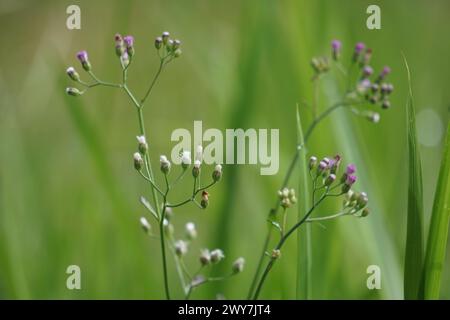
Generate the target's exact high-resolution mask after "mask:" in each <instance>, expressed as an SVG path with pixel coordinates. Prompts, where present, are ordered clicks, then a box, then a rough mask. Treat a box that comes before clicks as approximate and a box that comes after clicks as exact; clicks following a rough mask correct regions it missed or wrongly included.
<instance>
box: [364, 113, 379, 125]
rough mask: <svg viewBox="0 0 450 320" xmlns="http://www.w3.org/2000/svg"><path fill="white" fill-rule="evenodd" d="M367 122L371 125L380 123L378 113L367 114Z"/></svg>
mask: <svg viewBox="0 0 450 320" xmlns="http://www.w3.org/2000/svg"><path fill="white" fill-rule="evenodd" d="M366 118H367V120H369V121H370V122H373V123H378V122H380V114H379V113H378V112H369V113H368V114H367V116H366Z"/></svg>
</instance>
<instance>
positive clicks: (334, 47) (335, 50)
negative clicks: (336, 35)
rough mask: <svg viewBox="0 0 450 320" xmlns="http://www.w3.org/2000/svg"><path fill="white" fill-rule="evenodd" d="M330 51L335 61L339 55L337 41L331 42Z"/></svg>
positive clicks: (338, 42) (339, 46) (339, 50)
mask: <svg viewBox="0 0 450 320" xmlns="http://www.w3.org/2000/svg"><path fill="white" fill-rule="evenodd" d="M331 49H332V55H333V59H334V60H335V61H337V60H338V59H339V56H340V54H341V42H340V41H339V40H333V41H332V42H331Z"/></svg>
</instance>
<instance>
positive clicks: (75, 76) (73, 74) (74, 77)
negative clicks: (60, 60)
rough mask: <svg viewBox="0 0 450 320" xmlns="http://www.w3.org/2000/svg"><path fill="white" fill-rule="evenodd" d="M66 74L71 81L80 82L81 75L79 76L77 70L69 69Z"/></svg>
mask: <svg viewBox="0 0 450 320" xmlns="http://www.w3.org/2000/svg"><path fill="white" fill-rule="evenodd" d="M66 73H67V75H68V76H69V77H70V79H72V80H73V81H79V80H80V75H79V74H78V72H77V71H76V70H75V68H74V67H69V68H67V70H66Z"/></svg>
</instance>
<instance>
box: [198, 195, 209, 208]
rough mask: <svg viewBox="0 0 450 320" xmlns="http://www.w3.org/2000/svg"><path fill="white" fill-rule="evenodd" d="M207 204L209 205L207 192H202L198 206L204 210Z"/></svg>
mask: <svg viewBox="0 0 450 320" xmlns="http://www.w3.org/2000/svg"><path fill="white" fill-rule="evenodd" d="M208 204H209V193H208V192H207V191H203V192H202V199H201V201H200V205H201V206H202V208H203V209H206V207H207V206H208Z"/></svg>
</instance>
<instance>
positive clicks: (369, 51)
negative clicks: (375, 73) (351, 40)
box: [360, 48, 372, 66]
mask: <svg viewBox="0 0 450 320" xmlns="http://www.w3.org/2000/svg"><path fill="white" fill-rule="evenodd" d="M371 57H372V49H370V48H367V49H366V52H365V53H364V56H363V57H362V59H361V62H360V63H361V66H365V65H368V64H369V62H370V58H371Z"/></svg>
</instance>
